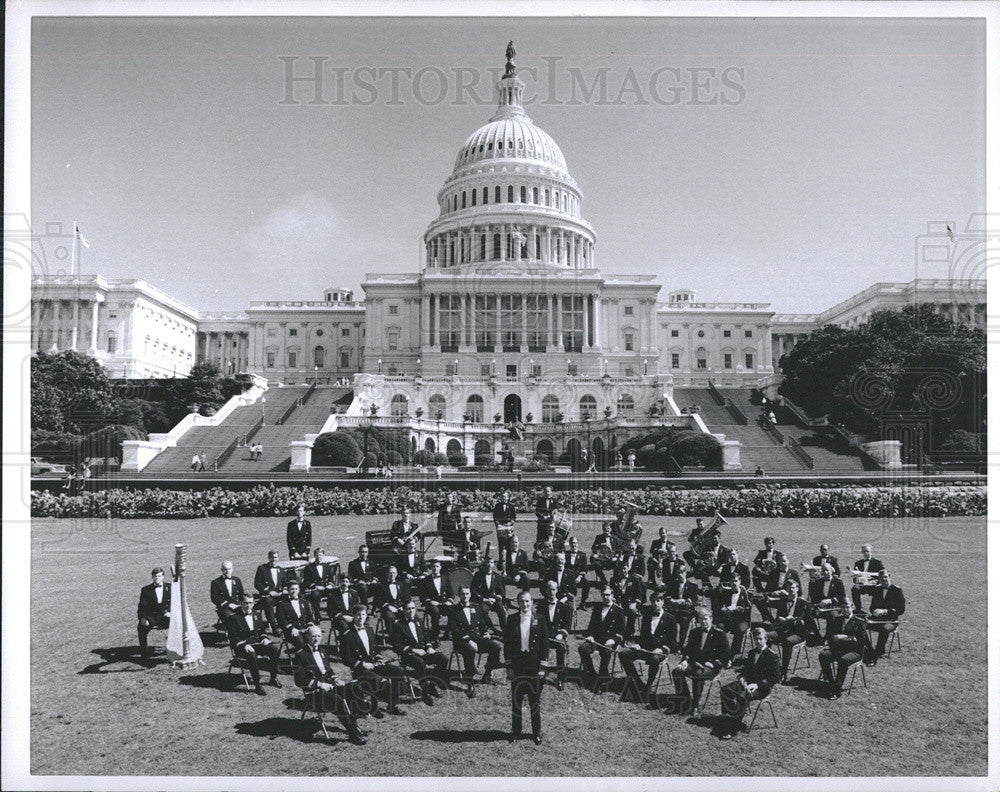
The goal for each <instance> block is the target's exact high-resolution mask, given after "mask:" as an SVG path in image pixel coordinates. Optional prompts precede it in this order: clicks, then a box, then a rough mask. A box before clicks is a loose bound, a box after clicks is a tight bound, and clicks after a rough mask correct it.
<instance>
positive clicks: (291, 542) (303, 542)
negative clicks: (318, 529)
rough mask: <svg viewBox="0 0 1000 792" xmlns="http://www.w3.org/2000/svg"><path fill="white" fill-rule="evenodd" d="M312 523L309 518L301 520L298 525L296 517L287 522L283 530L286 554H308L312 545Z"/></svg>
mask: <svg viewBox="0 0 1000 792" xmlns="http://www.w3.org/2000/svg"><path fill="white" fill-rule="evenodd" d="M312 535H313V533H312V524H311V523H310V522H309V520H303V521H302V526H301V527H299V520H298V518H297V517H296V518H295V519H294V520H291V521H290V522H289V523H288V528H287V529H286V530H285V541H286V542H287V543H288V555H289V556H293V555H308V554H309V548H310V547H311V546H312Z"/></svg>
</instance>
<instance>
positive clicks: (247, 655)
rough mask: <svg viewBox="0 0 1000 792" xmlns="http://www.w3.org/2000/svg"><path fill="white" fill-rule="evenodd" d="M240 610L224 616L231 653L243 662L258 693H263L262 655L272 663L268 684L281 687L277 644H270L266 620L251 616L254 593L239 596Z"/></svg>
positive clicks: (261, 694)
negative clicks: (261, 679)
mask: <svg viewBox="0 0 1000 792" xmlns="http://www.w3.org/2000/svg"><path fill="white" fill-rule="evenodd" d="M240 600H241V602H240V610H238V611H236V612H235V613H232V614H230V615H229V616H228V617H227V619H226V631H227V632H228V634H229V646H230V647H231V648H232V650H233V654H234V655H235V656H236V657H239V658H241V659H243V660H245V661H246V664H247V667H248V668H249V670H250V678H251V679H253V684H254V690H255V691H256V693H257V695H259V696H263V695H265V692H264V688H263V687H261V684H260V663H259V661H258V658H260V657H263V658H266V659H267V660H269V661H270V663H271V679H270V684H271V685H273V686H274V687H276V688H280V687H281V682H279V681H278V645H277V644H273V643H271V641H270V639H269V638H268V637H267V622H266V621H264V619H262V618H260V616H259V615H258V616H254V612H253V594H244V595H243V596H242V597H241V598H240Z"/></svg>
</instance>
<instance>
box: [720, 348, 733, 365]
mask: <svg viewBox="0 0 1000 792" xmlns="http://www.w3.org/2000/svg"><path fill="white" fill-rule="evenodd" d="M732 367H733V355H732V353H731V352H726V353H725V354H723V356H722V368H727V369H731V368H732Z"/></svg>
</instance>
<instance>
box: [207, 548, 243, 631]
mask: <svg viewBox="0 0 1000 792" xmlns="http://www.w3.org/2000/svg"><path fill="white" fill-rule="evenodd" d="M208 595H209V596H210V597H211V598H212V604H213V605H214V606H215V613H216V615H217V616H218V617H219V623H220V624H225V623H226V619H228V618H229V617H230V616H232V615H233V614H234V613H237V612H238V611H239V610H240V607H241V605H242V604H243V582H242V581H241V580H240V579H239V578H238V577H234V576H233V562H232V561H223V562H222V574H221V575H219V577H217V578H216V579H215V580H213V581H212V583H211V584H210V585H209V587H208Z"/></svg>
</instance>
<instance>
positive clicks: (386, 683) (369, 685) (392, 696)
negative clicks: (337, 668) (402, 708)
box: [354, 663, 406, 709]
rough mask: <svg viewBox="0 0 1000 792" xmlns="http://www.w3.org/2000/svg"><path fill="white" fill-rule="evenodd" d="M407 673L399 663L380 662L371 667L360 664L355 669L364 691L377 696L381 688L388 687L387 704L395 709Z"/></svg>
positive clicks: (356, 677)
mask: <svg viewBox="0 0 1000 792" xmlns="http://www.w3.org/2000/svg"><path fill="white" fill-rule="evenodd" d="M405 676H406V674H405V673H404V672H403V669H402V668H400V667H399V666H398V665H394V664H392V663H380V664H379V665H376V666H375V668H372V669H369V668H364V667H362V666H358V667H357V668H355V669H354V678H355V679H356V680H357V681H358V685H359V687H360V688H361V690H362V691H364V692H365V693H366V694H370V695H371V696H376V695H377V694H378V691H379V689H380V688H383V687H384V688H385V689H386V704H387V705H388V707H389V709H394V708H395V707H396V705H397V704H398V703H399V696H400V689H401V687H402V684H403V679H404V678H405Z"/></svg>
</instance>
